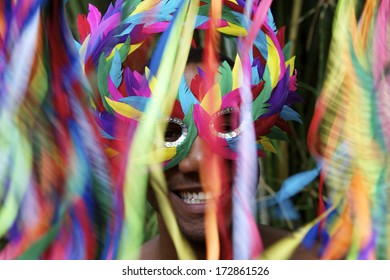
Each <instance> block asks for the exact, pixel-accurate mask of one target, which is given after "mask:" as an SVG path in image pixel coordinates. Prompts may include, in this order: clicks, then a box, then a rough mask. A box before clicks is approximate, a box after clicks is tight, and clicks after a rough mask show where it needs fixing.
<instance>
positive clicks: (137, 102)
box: [119, 96, 150, 112]
mask: <svg viewBox="0 0 390 280" xmlns="http://www.w3.org/2000/svg"><path fill="white" fill-rule="evenodd" d="M119 101H120V102H123V103H126V104H128V105H130V106H132V107H134V108H136V109H137V110H139V111H142V112H143V111H144V110H145V108H146V106H147V105H148V103H149V101H150V98H147V97H143V96H128V97H124V98H121V99H119Z"/></svg>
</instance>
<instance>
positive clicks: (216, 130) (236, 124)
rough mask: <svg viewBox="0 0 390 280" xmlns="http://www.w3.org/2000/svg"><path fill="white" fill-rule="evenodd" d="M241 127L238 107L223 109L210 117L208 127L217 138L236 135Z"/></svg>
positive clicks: (227, 137)
mask: <svg viewBox="0 0 390 280" xmlns="http://www.w3.org/2000/svg"><path fill="white" fill-rule="evenodd" d="M242 127H243V125H242V124H241V123H240V109H239V108H235V107H231V108H226V109H223V110H221V111H219V112H217V113H216V114H215V115H214V116H213V117H212V118H211V124H210V129H211V131H212V133H213V134H214V135H216V136H218V137H219V138H224V139H229V138H233V137H236V136H238V135H239V134H240V133H241V131H242Z"/></svg>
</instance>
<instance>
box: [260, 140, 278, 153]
mask: <svg viewBox="0 0 390 280" xmlns="http://www.w3.org/2000/svg"><path fill="white" fill-rule="evenodd" d="M258 142H259V143H260V144H261V145H262V146H263V148H264V150H266V151H268V152H271V153H275V154H276V153H277V151H276V149H275V147H274V145H272V143H271V141H270V140H269V138H268V137H266V136H263V137H261V138H260V140H258Z"/></svg>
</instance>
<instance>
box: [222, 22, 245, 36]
mask: <svg viewBox="0 0 390 280" xmlns="http://www.w3.org/2000/svg"><path fill="white" fill-rule="evenodd" d="M228 25H229V26H225V27H219V28H217V30H218V31H219V32H221V33H224V34H227V35H231V36H236V37H239V36H242V37H244V36H247V35H248V31H247V30H246V29H245V28H244V27H241V26H238V25H236V24H234V23H231V22H228Z"/></svg>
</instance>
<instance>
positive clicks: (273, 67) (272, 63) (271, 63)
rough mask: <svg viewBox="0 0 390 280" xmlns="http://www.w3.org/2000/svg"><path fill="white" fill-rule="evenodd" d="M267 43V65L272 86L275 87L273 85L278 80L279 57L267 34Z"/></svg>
mask: <svg viewBox="0 0 390 280" xmlns="http://www.w3.org/2000/svg"><path fill="white" fill-rule="evenodd" d="M267 43H268V60H267V67H268V69H269V72H270V76H271V84H272V88H275V86H276V85H277V84H278V82H279V76H280V75H279V74H280V73H279V72H280V67H279V65H280V59H279V54H278V51H277V49H276V47H275V44H274V42H272V40H271V38H270V37H268V36H267Z"/></svg>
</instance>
